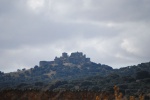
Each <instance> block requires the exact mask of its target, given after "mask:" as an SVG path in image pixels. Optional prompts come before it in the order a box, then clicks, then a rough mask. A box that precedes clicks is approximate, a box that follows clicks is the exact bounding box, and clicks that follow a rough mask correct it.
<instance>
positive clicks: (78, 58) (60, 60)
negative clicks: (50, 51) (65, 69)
mask: <svg viewBox="0 0 150 100" xmlns="http://www.w3.org/2000/svg"><path fill="white" fill-rule="evenodd" d="M90 62H91V61H90V58H86V55H83V53H82V52H74V53H71V55H70V56H68V54H67V53H65V52H64V53H62V56H61V57H55V59H54V61H40V63H39V65H40V66H46V65H52V64H64V63H72V64H82V63H90Z"/></svg>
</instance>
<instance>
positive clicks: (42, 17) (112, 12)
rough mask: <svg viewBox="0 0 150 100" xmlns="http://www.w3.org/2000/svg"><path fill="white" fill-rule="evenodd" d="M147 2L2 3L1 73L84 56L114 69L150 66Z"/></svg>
mask: <svg viewBox="0 0 150 100" xmlns="http://www.w3.org/2000/svg"><path fill="white" fill-rule="evenodd" d="M149 5H150V1H149V0H142V1H141V0H132V1H131V0H123V1H120V0H113V1H112V0H94V1H93V0H69V1H68V0H13V1H10V0H1V1H0V35H1V36H0V46H1V48H0V55H1V57H0V70H1V71H4V72H10V71H16V70H17V69H22V68H31V67H33V66H34V65H36V64H38V62H39V61H40V60H53V58H54V57H55V56H60V55H61V53H62V52H68V53H71V52H75V51H81V52H83V53H85V54H86V55H87V56H88V57H90V58H91V60H92V61H94V62H97V63H103V64H108V65H110V66H112V67H113V68H119V67H123V66H127V65H133V64H138V63H141V62H147V61H150V53H149V51H150V48H149V45H150V39H149V37H150V33H149V32H150V29H149V26H150V14H149V12H150V6H149Z"/></svg>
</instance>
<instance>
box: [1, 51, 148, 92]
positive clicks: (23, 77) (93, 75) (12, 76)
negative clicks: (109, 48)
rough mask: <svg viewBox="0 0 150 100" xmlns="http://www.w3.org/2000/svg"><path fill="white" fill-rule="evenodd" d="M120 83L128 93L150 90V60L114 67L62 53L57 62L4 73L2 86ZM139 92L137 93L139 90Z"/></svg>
mask: <svg viewBox="0 0 150 100" xmlns="http://www.w3.org/2000/svg"><path fill="white" fill-rule="evenodd" d="M114 85H118V86H119V87H120V89H121V91H123V92H124V93H125V91H130V92H128V93H132V92H133V91H134V93H137V91H139V92H140V91H143V92H146V93H150V90H149V89H150V62H148V63H141V64H138V65H134V66H128V67H124V68H120V69H113V68H112V67H110V66H108V65H104V64H97V63H94V62H92V61H90V58H86V55H83V53H82V52H74V53H71V55H70V56H69V55H68V54H67V53H62V56H61V57H56V58H55V59H54V61H40V62H39V66H37V65H36V66H35V67H34V68H31V69H29V70H26V69H23V70H18V71H17V72H12V73H3V72H0V89H1V90H6V89H19V90H24V89H36V90H37V89H38V90H52V91H59V90H64V89H65V90H73V91H74V90H89V91H103V90H105V91H113V89H112V87H113V86H114ZM135 91H136V92H135Z"/></svg>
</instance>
